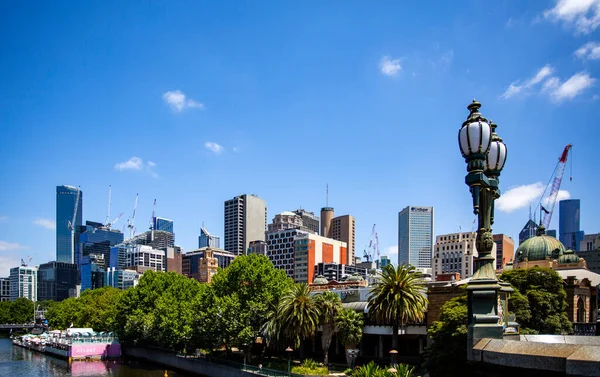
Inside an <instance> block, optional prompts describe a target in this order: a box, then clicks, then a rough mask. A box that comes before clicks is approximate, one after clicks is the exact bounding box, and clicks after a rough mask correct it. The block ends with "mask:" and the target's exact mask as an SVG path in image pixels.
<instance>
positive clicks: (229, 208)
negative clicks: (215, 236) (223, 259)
mask: <svg viewBox="0 0 600 377" xmlns="http://www.w3.org/2000/svg"><path fill="white" fill-rule="evenodd" d="M224 224H225V229H224V235H225V237H224V238H225V240H224V249H225V250H226V251H229V252H231V253H234V254H235V255H244V254H245V253H246V251H247V250H248V247H249V246H250V242H251V241H264V240H265V230H266V229H267V205H266V203H265V201H264V200H262V199H261V198H259V197H258V196H256V195H247V194H246V195H240V196H236V197H235V198H233V199H230V200H226V201H225V221H224Z"/></svg>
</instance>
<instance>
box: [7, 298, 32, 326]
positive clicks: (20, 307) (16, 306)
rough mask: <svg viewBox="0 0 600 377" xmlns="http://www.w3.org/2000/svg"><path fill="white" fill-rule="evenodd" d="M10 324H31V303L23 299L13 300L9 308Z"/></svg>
mask: <svg viewBox="0 0 600 377" xmlns="http://www.w3.org/2000/svg"><path fill="white" fill-rule="evenodd" d="M10 316H11V319H12V323H31V322H33V302H32V301H31V300H29V299H27V298H25V297H19V298H18V299H16V300H14V301H13V302H12V303H11V306H10Z"/></svg>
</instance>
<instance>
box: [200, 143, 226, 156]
mask: <svg viewBox="0 0 600 377" xmlns="http://www.w3.org/2000/svg"><path fill="white" fill-rule="evenodd" d="M204 148H206V149H208V150H209V151H211V152H212V153H214V154H220V153H221V152H223V146H222V145H219V144H217V143H213V142H212V141H207V142H206V143H204Z"/></svg>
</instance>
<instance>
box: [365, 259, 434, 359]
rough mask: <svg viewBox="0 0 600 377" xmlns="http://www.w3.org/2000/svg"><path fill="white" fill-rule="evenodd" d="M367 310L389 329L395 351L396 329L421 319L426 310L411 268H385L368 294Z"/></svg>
mask: <svg viewBox="0 0 600 377" xmlns="http://www.w3.org/2000/svg"><path fill="white" fill-rule="evenodd" d="M368 307H369V314H370V315H371V316H372V317H373V318H375V319H376V320H377V321H380V322H382V323H387V324H391V325H392V331H393V332H392V349H394V350H398V329H399V327H400V326H405V325H406V324H407V323H408V322H409V321H418V320H421V319H423V316H424V313H425V311H426V309H427V298H425V283H424V281H423V280H422V275H421V273H420V272H418V271H416V269H415V268H414V267H413V266H407V265H400V266H398V267H394V266H393V265H387V266H385V267H384V268H383V270H382V272H381V275H380V279H379V282H377V284H375V286H374V287H373V288H372V289H371V291H370V297H369V303H368ZM395 361H396V360H392V363H393V362H395Z"/></svg>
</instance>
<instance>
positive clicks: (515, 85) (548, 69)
mask: <svg viewBox="0 0 600 377" xmlns="http://www.w3.org/2000/svg"><path fill="white" fill-rule="evenodd" d="M553 72H554V68H552V66H550V65H549V64H546V65H545V66H543V67H542V68H540V69H539V70H538V71H537V73H536V74H535V75H534V76H533V77H531V78H529V79H527V80H525V82H523V84H519V82H520V81H519V80H517V81H514V82H512V83H511V84H510V85H509V86H508V88H507V89H506V91H505V92H504V93H503V94H502V96H501V97H502V98H510V97H512V96H514V95H517V94H519V93H521V92H523V91H527V90H528V89H531V88H532V87H534V86H535V85H537V84H539V83H540V82H542V81H543V80H544V79H545V78H547V77H548V76H550V75H551V74H552V73H553Z"/></svg>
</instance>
